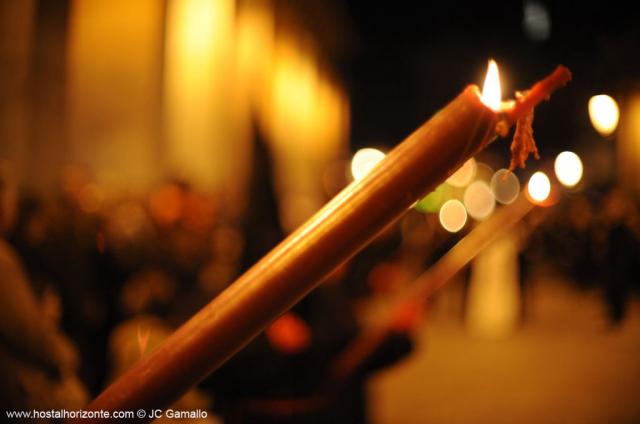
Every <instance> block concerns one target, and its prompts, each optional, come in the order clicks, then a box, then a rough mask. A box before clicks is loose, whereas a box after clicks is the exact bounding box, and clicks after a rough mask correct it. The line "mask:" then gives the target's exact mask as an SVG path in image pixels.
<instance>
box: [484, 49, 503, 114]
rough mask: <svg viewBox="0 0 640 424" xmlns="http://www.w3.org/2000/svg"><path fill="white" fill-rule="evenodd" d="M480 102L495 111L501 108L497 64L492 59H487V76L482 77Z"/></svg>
mask: <svg viewBox="0 0 640 424" xmlns="http://www.w3.org/2000/svg"><path fill="white" fill-rule="evenodd" d="M482 103H484V104H485V105H486V106H487V107H489V108H490V109H492V110H494V111H496V112H497V111H499V110H500V109H501V107H500V105H501V103H502V90H501V89H500V73H499V72H498V64H497V63H496V61H495V60H493V59H491V60H490V61H489V67H488V69H487V76H486V77H485V79H484V86H483V87H482Z"/></svg>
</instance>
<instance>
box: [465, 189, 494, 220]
mask: <svg viewBox="0 0 640 424" xmlns="http://www.w3.org/2000/svg"><path fill="white" fill-rule="evenodd" d="M463 201H464V206H465V208H466V209H467V212H468V213H469V215H470V216H471V217H472V218H473V219H477V220H483V219H485V218H486V217H488V216H489V215H491V212H493V209H494V208H495V206H496V200H495V197H494V196H493V193H492V192H491V188H490V187H489V185H488V184H487V183H485V182H484V181H474V182H472V183H471V184H469V187H467V189H466V190H465V191H464V197H463Z"/></svg>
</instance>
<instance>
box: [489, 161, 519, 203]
mask: <svg viewBox="0 0 640 424" xmlns="http://www.w3.org/2000/svg"><path fill="white" fill-rule="evenodd" d="M490 185H491V191H492V192H493V195H494V197H495V198H496V201H498V202H500V203H502V204H503V205H509V204H511V203H513V202H514V201H515V200H516V199H517V198H518V194H519V193H520V181H519V180H518V177H517V176H516V174H514V173H513V172H511V171H509V170H508V169H504V168H502V169H498V170H497V171H496V172H495V173H494V174H493V176H492V177H491V183H490Z"/></svg>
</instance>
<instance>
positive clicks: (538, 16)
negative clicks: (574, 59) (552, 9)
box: [522, 0, 551, 41]
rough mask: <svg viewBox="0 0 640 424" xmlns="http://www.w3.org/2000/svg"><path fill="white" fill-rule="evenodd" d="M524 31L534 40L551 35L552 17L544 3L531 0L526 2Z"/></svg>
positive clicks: (540, 39)
mask: <svg viewBox="0 0 640 424" xmlns="http://www.w3.org/2000/svg"><path fill="white" fill-rule="evenodd" d="M522 26H523V29H524V33H525V34H526V36H527V37H529V39H531V40H533V41H544V40H547V39H549V37H550V36H551V18H550V17H549V11H547V8H546V7H545V6H544V4H542V3H540V2H538V1H535V0H531V1H526V2H525V3H524V18H523V19H522Z"/></svg>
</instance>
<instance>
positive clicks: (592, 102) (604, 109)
mask: <svg viewBox="0 0 640 424" xmlns="http://www.w3.org/2000/svg"><path fill="white" fill-rule="evenodd" d="M589 119H591V125H593V127H594V128H595V129H596V131H598V132H599V133H600V134H601V135H603V136H608V135H610V134H611V133H613V132H614V131H615V130H616V128H617V127H618V120H619V119H620V109H619V108H618V103H616V101H615V100H614V99H613V98H611V96H607V95H606V94H599V95H597V96H593V97H592V98H591V99H589Z"/></svg>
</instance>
